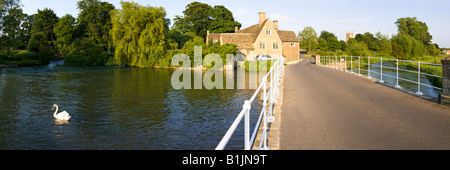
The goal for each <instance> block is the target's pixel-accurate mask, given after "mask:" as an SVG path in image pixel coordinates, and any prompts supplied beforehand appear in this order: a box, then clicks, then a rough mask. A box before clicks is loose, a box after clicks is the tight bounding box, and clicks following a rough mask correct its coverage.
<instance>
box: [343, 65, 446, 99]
mask: <svg viewBox="0 0 450 170" xmlns="http://www.w3.org/2000/svg"><path fill="white" fill-rule="evenodd" d="M380 66H381V62H377V63H374V64H371V68H370V71H371V74H370V77H372V78H376V79H378V80H381V79H383V81H384V83H385V84H388V85H391V86H395V85H396V84H397V78H396V77H397V70H396V69H392V68H396V67H397V65H396V62H395V61H383V70H381V67H380ZM398 68H399V73H398V77H399V78H402V79H407V80H410V81H414V82H415V83H413V82H410V81H405V80H402V79H399V81H398V85H399V86H401V87H402V89H404V90H406V91H410V92H413V93H415V92H418V91H419V85H418V83H417V82H418V81H419V78H418V73H413V72H408V71H402V70H409V71H414V72H417V71H418V70H417V69H412V68H408V67H407V66H399V67H398ZM349 69H350V68H349ZM349 71H350V70H349ZM381 71H382V73H383V77H381V74H380V73H381ZM353 72H356V73H357V72H358V68H356V69H355V70H353ZM361 74H363V75H366V76H368V74H369V72H368V66H365V67H363V68H361ZM420 83H422V84H426V85H429V86H434V85H433V83H432V82H431V81H430V80H429V79H428V77H427V76H426V75H423V74H421V75H420ZM429 86H425V85H420V92H421V93H423V94H424V95H427V96H431V97H435V98H438V96H439V94H442V91H441V90H439V89H436V88H432V87H429Z"/></svg>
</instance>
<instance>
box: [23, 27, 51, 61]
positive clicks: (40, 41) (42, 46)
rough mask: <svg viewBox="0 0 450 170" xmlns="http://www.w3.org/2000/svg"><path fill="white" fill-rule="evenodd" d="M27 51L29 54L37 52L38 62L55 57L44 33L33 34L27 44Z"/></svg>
mask: <svg viewBox="0 0 450 170" xmlns="http://www.w3.org/2000/svg"><path fill="white" fill-rule="evenodd" d="M27 50H28V51H30V52H37V53H38V57H39V59H40V60H42V61H45V60H49V59H50V58H51V57H53V56H54V55H55V50H54V49H53V47H52V45H51V44H50V43H49V42H48V41H47V39H46V37H45V35H44V33H42V32H37V33H34V34H33V35H32V36H31V38H30V41H29V42H28V46H27Z"/></svg>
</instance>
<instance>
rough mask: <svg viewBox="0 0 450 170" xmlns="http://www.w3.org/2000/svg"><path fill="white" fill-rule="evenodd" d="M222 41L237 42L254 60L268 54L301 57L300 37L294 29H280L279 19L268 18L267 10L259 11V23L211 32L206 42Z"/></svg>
mask: <svg viewBox="0 0 450 170" xmlns="http://www.w3.org/2000/svg"><path fill="white" fill-rule="evenodd" d="M210 42H212V43H216V42H220V44H221V45H223V44H226V43H230V44H236V45H237V50H238V52H239V53H240V54H243V55H244V56H245V57H246V58H247V60H254V59H255V57H256V56H258V55H261V54H268V55H270V56H272V58H279V57H280V56H284V57H285V58H286V60H296V59H299V56H300V54H299V52H300V49H299V39H298V38H297V36H296V34H295V32H294V31H285V30H278V21H277V20H275V21H273V22H272V21H271V20H270V19H269V18H266V13H265V12H260V13H259V23H258V24H255V25H252V26H250V27H248V28H245V29H241V30H238V28H237V27H236V28H235V33H217V34H214V33H209V31H208V32H207V36H206V43H210Z"/></svg>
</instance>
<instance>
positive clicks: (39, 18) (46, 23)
mask: <svg viewBox="0 0 450 170" xmlns="http://www.w3.org/2000/svg"><path fill="white" fill-rule="evenodd" d="M57 22H58V16H56V14H55V12H53V10H51V9H48V8H45V9H44V10H39V9H38V12H37V14H36V15H34V22H33V30H32V34H35V33H38V32H42V33H44V35H45V37H46V39H47V41H48V42H51V43H53V42H54V41H55V40H56V35H55V33H54V32H53V28H54V26H55V24H56V23H57Z"/></svg>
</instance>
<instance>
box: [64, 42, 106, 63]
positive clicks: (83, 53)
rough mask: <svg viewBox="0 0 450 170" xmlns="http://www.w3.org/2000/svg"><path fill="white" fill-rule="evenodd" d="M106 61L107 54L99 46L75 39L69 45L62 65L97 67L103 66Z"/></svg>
mask: <svg viewBox="0 0 450 170" xmlns="http://www.w3.org/2000/svg"><path fill="white" fill-rule="evenodd" d="M107 60H108V55H107V53H105V52H104V51H103V49H102V48H101V47H100V46H99V45H97V44H95V43H93V42H91V41H90V40H88V39H86V38H77V39H75V40H74V41H73V43H72V44H71V47H70V52H69V53H68V54H67V56H66V58H65V59H64V64H65V65H72V66H81V65H89V66H98V65H105V63H106V62H107Z"/></svg>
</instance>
